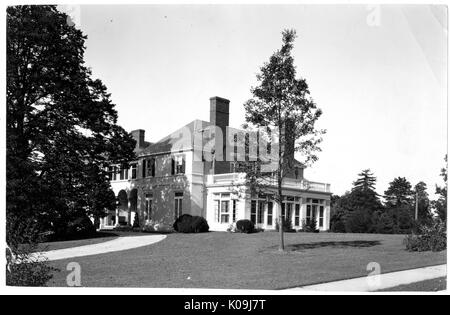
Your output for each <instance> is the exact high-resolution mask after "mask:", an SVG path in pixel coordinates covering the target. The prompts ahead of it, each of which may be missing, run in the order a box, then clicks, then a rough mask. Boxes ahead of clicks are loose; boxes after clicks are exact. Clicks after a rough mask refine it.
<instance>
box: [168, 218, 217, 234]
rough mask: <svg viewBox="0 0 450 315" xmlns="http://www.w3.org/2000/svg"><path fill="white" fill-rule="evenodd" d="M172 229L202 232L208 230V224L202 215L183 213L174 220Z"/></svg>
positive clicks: (185, 231)
mask: <svg viewBox="0 0 450 315" xmlns="http://www.w3.org/2000/svg"><path fill="white" fill-rule="evenodd" d="M173 229H174V230H175V231H177V232H180V233H204V232H208V231H209V225H208V222H207V221H206V219H205V218H203V217H200V216H192V215H190V214H183V215H181V216H180V217H179V218H178V219H177V220H176V221H175V223H174V224H173Z"/></svg>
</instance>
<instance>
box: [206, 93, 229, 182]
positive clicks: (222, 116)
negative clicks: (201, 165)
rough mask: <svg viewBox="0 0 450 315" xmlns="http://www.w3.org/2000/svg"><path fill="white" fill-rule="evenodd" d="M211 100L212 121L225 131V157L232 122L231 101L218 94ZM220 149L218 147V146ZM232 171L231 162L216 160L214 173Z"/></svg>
mask: <svg viewBox="0 0 450 315" xmlns="http://www.w3.org/2000/svg"><path fill="white" fill-rule="evenodd" d="M209 101H210V119H209V121H210V123H211V124H212V125H215V126H217V127H219V128H220V129H222V133H223V142H222V143H223V158H225V156H226V147H225V144H226V137H227V127H228V125H229V123H230V101H229V100H227V99H225V98H221V97H218V96H214V97H211V98H210V99H209ZM216 149H218V148H216ZM229 172H230V163H229V162H227V161H220V160H217V161H215V162H214V167H213V169H212V174H223V173H229Z"/></svg>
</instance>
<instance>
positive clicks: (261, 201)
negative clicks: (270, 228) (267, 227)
mask: <svg viewBox="0 0 450 315" xmlns="http://www.w3.org/2000/svg"><path fill="white" fill-rule="evenodd" d="M265 204H266V199H265V197H264V198H263V196H258V199H255V200H252V201H251V209H250V221H252V222H253V223H254V224H264V210H265Z"/></svg>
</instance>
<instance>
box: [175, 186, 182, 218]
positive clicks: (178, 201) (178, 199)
mask: <svg viewBox="0 0 450 315" xmlns="http://www.w3.org/2000/svg"><path fill="white" fill-rule="evenodd" d="M182 214H183V193H175V220H176V219H178V218H179V217H180V216H181V215H182Z"/></svg>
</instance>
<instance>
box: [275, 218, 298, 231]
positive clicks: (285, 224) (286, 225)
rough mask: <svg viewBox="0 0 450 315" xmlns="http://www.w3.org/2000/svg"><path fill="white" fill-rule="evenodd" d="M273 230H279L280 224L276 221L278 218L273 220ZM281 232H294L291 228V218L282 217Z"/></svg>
mask: <svg viewBox="0 0 450 315" xmlns="http://www.w3.org/2000/svg"><path fill="white" fill-rule="evenodd" d="M275 230H277V231H280V225H279V223H278V219H277V220H275ZM283 232H295V229H293V228H292V220H291V219H283Z"/></svg>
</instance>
